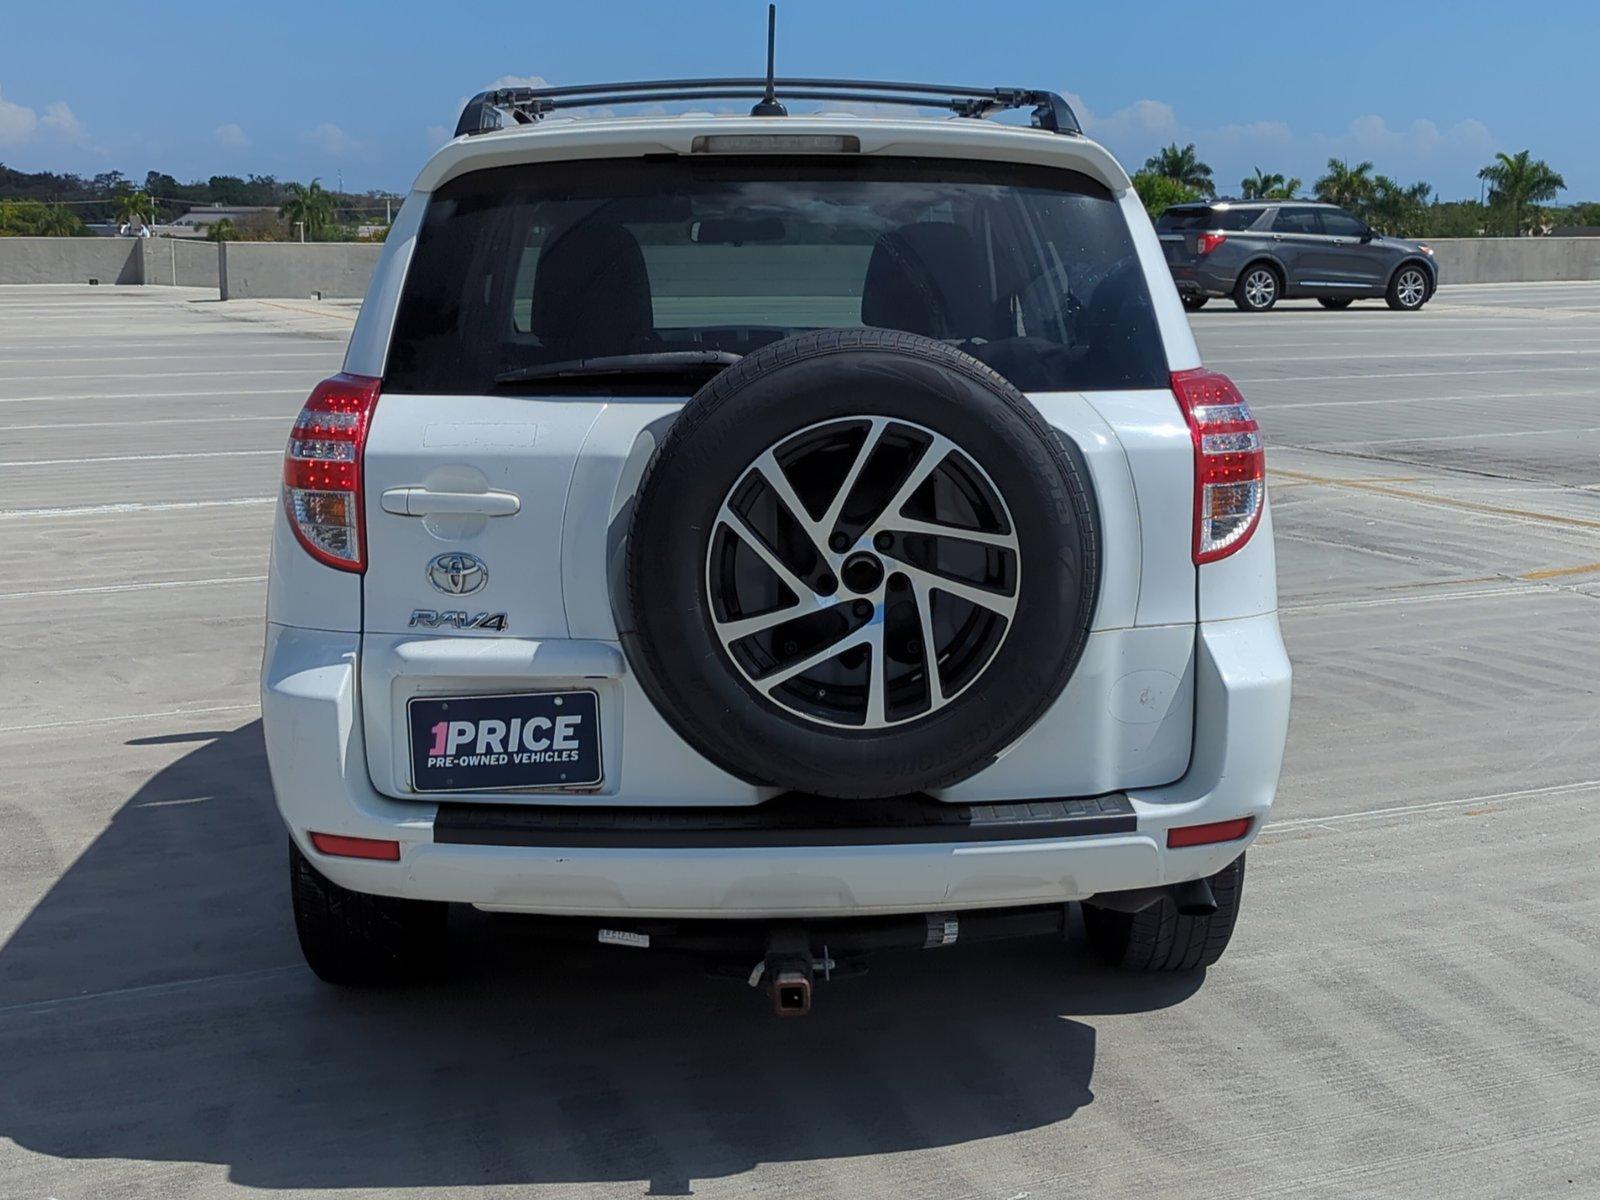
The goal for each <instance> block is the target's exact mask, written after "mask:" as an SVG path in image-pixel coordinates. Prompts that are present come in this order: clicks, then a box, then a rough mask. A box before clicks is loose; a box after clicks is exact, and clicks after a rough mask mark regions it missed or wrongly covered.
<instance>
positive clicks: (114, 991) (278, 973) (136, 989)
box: [0, 964, 306, 1017]
mask: <svg viewBox="0 0 1600 1200" xmlns="http://www.w3.org/2000/svg"><path fill="white" fill-rule="evenodd" d="M305 971H306V969H305V968H304V967H303V966H300V965H298V964H296V965H294V966H284V967H261V968H259V969H258V970H254V971H232V972H229V973H227V974H224V975H200V976H197V977H195V978H193V979H174V980H172V981H170V982H168V983H143V984H137V985H135V986H133V987H125V988H111V989H109V990H108V991H104V992H81V993H79V994H78V995H76V996H52V997H50V998H49V999H46V1000H28V1001H24V1002H23V1003H21V1004H8V1005H6V1006H5V1007H4V1008H0V1017H20V1016H27V1015H29V1014H31V1013H44V1012H53V1011H54V1010H56V1009H58V1008H63V1007H68V1006H75V1005H79V1004H91V1003H93V1002H95V1001H97V1000H116V999H120V998H122V997H125V996H169V995H172V994H174V993H176V992H181V991H187V990H188V989H190V988H197V987H207V986H210V985H214V984H221V983H241V982H244V981H246V980H249V981H251V982H255V981H259V980H267V979H278V978H281V977H283V976H285V975H304V974H305Z"/></svg>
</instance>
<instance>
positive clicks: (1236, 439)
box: [1172, 367, 1267, 563]
mask: <svg viewBox="0 0 1600 1200" xmlns="http://www.w3.org/2000/svg"><path fill="white" fill-rule="evenodd" d="M1172 394H1173V395H1174V396H1175V397H1177V400H1178V407H1179V408H1181V409H1183V415H1184V417H1185V418H1186V419H1187V420H1188V422H1189V432H1190V435H1191V436H1192V437H1193V438H1194V561H1195V562H1196V563H1208V562H1215V561H1216V560H1217V559H1219V558H1226V557H1227V556H1228V555H1230V554H1232V553H1233V552H1234V551H1235V550H1237V549H1239V547H1240V546H1243V545H1244V544H1245V543H1246V542H1248V541H1249V540H1250V535H1251V534H1252V533H1254V532H1255V530H1256V525H1257V524H1259V523H1260V521H1261V506H1262V505H1263V504H1264V503H1265V502H1266V480H1267V456H1266V454H1265V452H1264V451H1263V450H1262V448H1261V427H1260V426H1258V425H1257V424H1256V419H1255V417H1254V416H1252V415H1251V413H1250V406H1249V405H1248V404H1246V403H1245V402H1244V397H1243V396H1241V395H1240V394H1239V389H1238V388H1236V387H1235V386H1234V385H1233V380H1231V379H1229V378H1228V377H1227V376H1226V375H1224V374H1222V373H1221V372H1219V371H1208V370H1206V369H1205V368H1204V367H1197V368H1195V369H1194V370H1192V371H1174V372H1173V373H1172Z"/></svg>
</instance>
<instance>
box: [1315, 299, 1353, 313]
mask: <svg viewBox="0 0 1600 1200" xmlns="http://www.w3.org/2000/svg"><path fill="white" fill-rule="evenodd" d="M1317 303H1318V304H1320V305H1322V307H1323V308H1331V309H1334V310H1336V311H1337V310H1340V309H1346V308H1349V307H1350V306H1351V305H1352V304H1354V303H1355V297H1354V296H1318V297H1317Z"/></svg>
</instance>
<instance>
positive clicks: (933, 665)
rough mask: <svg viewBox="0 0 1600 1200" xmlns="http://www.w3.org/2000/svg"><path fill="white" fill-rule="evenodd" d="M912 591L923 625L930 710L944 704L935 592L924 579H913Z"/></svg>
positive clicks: (919, 619) (924, 658)
mask: <svg viewBox="0 0 1600 1200" xmlns="http://www.w3.org/2000/svg"><path fill="white" fill-rule="evenodd" d="M911 593H912V595H914V596H915V597H916V598H917V620H918V621H919V622H920V624H921V625H922V661H923V663H924V665H925V669H926V671H927V675H928V707H929V709H930V710H932V709H935V708H938V707H940V706H941V705H942V704H944V684H943V683H942V682H941V681H940V679H939V650H938V647H937V646H936V645H935V643H934V640H933V593H932V592H931V591H929V589H928V584H927V582H926V581H924V580H919V579H913V580H912V581H911Z"/></svg>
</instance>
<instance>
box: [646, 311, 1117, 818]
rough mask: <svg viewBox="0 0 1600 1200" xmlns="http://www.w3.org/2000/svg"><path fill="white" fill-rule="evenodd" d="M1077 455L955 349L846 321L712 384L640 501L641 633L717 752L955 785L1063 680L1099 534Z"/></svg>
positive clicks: (784, 778)
mask: <svg viewBox="0 0 1600 1200" xmlns="http://www.w3.org/2000/svg"><path fill="white" fill-rule="evenodd" d="M1096 526H1097V520H1096V514H1095V512H1094V505H1093V501H1092V495H1091V493H1090V490H1089V480H1088V473H1087V470H1086V469H1085V467H1084V466H1083V462H1082V459H1081V457H1079V456H1078V454H1077V452H1076V448H1075V447H1072V446H1071V444H1070V443H1068V442H1067V441H1066V439H1064V438H1061V437H1059V436H1058V435H1056V434H1055V433H1054V431H1052V430H1051V429H1050V427H1049V426H1048V425H1047V424H1046V423H1045V421H1044V419H1043V418H1042V417H1041V416H1040V415H1039V413H1038V411H1037V410H1036V409H1035V408H1034V407H1033V406H1032V405H1031V404H1030V403H1029V402H1028V400H1027V398H1026V397H1024V396H1023V395H1022V394H1021V393H1020V392H1018V391H1017V390H1016V389H1015V388H1014V387H1012V386H1011V384H1009V383H1008V382H1006V380H1004V379H1003V378H1002V377H1001V376H999V375H997V374H996V373H995V372H993V371H992V370H990V369H989V368H988V367H986V366H984V365H983V364H982V363H980V362H978V361H977V360H976V359H974V358H972V357H970V356H968V355H966V354H963V353H961V352H960V351H958V350H956V349H954V348H953V347H951V346H948V345H946V344H944V343H942V342H938V341H935V340H933V339H931V338H925V337H921V336H918V335H915V334H909V333H898V332H893V331H889V330H878V329H862V330H846V331H839V330H829V331H821V332H817V333H811V334H802V335H799V336H797V337H792V338H787V339H785V340H783V341H781V342H777V343H774V344H773V345H770V346H768V347H766V348H764V349H762V350H761V351H759V352H757V353H755V354H752V355H750V356H748V357H746V358H744V359H743V360H742V361H741V362H739V363H738V364H737V365H736V366H733V367H730V368H729V369H728V370H726V371H724V372H723V373H722V374H720V375H718V376H717V377H716V378H715V379H713V380H711V381H710V382H709V383H707V384H706V385H705V387H703V388H702V389H701V390H700V391H699V392H698V393H697V394H696V395H695V396H694V397H693V398H692V399H691V400H690V401H689V403H688V404H687V405H686V406H685V407H684V409H683V412H682V413H681V414H680V416H679V417H678V419H677V420H676V421H675V422H674V423H673V425H672V426H671V428H670V429H669V430H668V432H667V434H666V436H665V437H664V438H663V439H662V441H661V444H660V445H659V446H658V447H657V448H656V450H655V453H654V454H653V456H652V457H651V460H650V463H649V465H648V467H647V468H646V471H645V474H644V477H643V478H642V479H641V481H640V484H639V488H638V491H637V493H636V495H635V497H634V512H633V517H632V523H631V526H630V529H629V535H628V545H627V560H626V568H627V574H626V580H627V598H626V604H625V606H621V607H619V612H618V624H619V629H620V630H621V640H622V644H623V648H624V651H625V653H626V654H627V656H628V660H629V663H630V665H631V666H632V667H633V669H634V672H635V673H636V675H637V676H638V678H639V681H640V684H641V686H642V687H643V688H644V690H645V692H646V694H647V695H648V696H649V697H650V699H651V701H652V702H653V703H654V704H655V705H656V707H657V708H658V709H659V710H660V712H661V713H662V715H663V716H664V717H665V719H666V720H667V721H668V722H669V723H670V724H671V725H672V726H673V728H674V729H676V730H677V731H678V733H679V734H680V735H681V736H682V737H683V738H684V739H685V740H686V741H687V742H688V743H689V744H690V745H691V746H693V747H694V748H695V749H697V750H698V751H699V752H700V753H702V754H703V755H705V757H706V758H708V759H710V760H711V761H712V762H714V763H716V764H717V765H719V766H721V767H722V768H723V769H725V770H727V771H730V772H732V773H733V774H735V775H738V776H739V777H741V778H743V779H746V780H748V781H751V782H754V783H759V784H764V785H771V786H776V787H783V788H789V789H794V790H798V791H803V792H811V793H815V794H819V795H826V796H838V797H875V796H892V795H902V794H905V793H908V792H915V791H921V790H925V789H927V788H933V787H940V786H947V785H949V784H951V783H955V782H957V781H958V780H961V779H963V778H965V777H967V776H968V775H971V774H972V773H973V772H975V771H977V770H980V769H982V768H983V767H984V766H986V765H987V764H989V763H990V762H993V761H994V759H995V757H996V756H997V755H998V754H999V753H1000V752H1001V751H1003V750H1004V749H1005V748H1006V747H1007V746H1009V745H1011V744H1012V743H1013V742H1015V741H1016V740H1017V738H1019V737H1020V736H1021V735H1022V734H1023V733H1025V732H1026V731H1027V730H1028V729H1029V728H1030V727H1031V726H1032V725H1033V724H1034V723H1035V722H1036V721H1037V720H1038V719H1039V717H1040V716H1041V715H1043V713H1044V711H1045V710H1046V709H1047V708H1048V707H1049V705H1050V703H1051V702H1052V701H1053V700H1054V699H1055V698H1056V696H1057V695H1059V694H1060V692H1061V689H1062V688H1063V687H1064V686H1065V684H1066V682H1067V679H1068V678H1069V677H1070V675H1071V674H1072V670H1073V668H1074V667H1075V666H1076V664H1077V661H1078V658H1079V656H1080V655H1081V653H1082V651H1083V646H1084V642H1085V639H1086V638H1087V636H1088V629H1089V622H1090V619H1091V617H1092V615H1093V609H1094V601H1095V591H1096V587H1097V584H1098V576H1099V569H1098V567H1099V537H1098V531H1097V527H1096Z"/></svg>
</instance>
